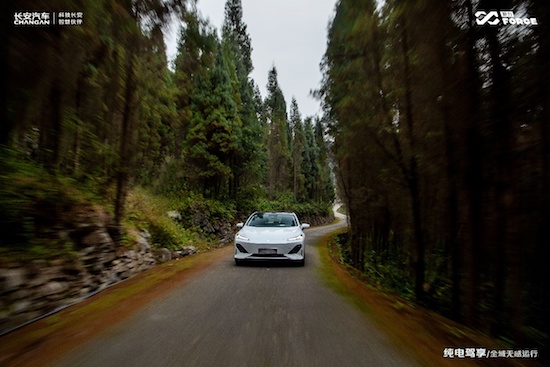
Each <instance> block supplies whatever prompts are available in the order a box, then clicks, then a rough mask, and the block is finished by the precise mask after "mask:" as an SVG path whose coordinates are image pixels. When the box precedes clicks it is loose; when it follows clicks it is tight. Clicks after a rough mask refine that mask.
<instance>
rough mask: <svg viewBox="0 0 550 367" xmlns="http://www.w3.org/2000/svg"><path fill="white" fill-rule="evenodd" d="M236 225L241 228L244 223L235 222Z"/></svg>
mask: <svg viewBox="0 0 550 367" xmlns="http://www.w3.org/2000/svg"><path fill="white" fill-rule="evenodd" d="M236 226H237V227H238V228H243V227H244V223H237V224H236Z"/></svg>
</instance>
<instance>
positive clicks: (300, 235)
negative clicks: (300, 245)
mask: <svg viewBox="0 0 550 367" xmlns="http://www.w3.org/2000/svg"><path fill="white" fill-rule="evenodd" d="M302 238H304V235H303V234H299V235H298V236H296V237H290V238H289V239H287V241H300V240H301V239H302Z"/></svg>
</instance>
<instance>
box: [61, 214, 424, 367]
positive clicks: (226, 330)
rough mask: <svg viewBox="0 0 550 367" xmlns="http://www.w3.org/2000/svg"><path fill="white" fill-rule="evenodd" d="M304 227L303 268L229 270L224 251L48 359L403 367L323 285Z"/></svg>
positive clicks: (152, 366) (120, 364)
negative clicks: (139, 306) (101, 329)
mask: <svg viewBox="0 0 550 367" xmlns="http://www.w3.org/2000/svg"><path fill="white" fill-rule="evenodd" d="M339 225H340V226H341V225H344V223H343V222H340V224H336V225H331V226H325V227H317V228H310V229H309V230H307V231H306V238H307V244H306V251H307V252H306V254H307V255H306V265H305V267H290V266H274V265H267V266H266V265H255V266H243V267H237V266H235V265H234V262H233V259H232V257H231V254H230V252H229V251H228V257H227V258H225V259H224V260H223V261H220V262H218V263H215V264H213V265H212V266H210V267H209V268H208V269H206V270H205V271H203V272H201V273H200V274H198V275H197V276H195V277H194V278H193V279H192V280H191V281H189V282H187V283H185V284H183V285H181V286H180V287H177V288H175V289H173V290H172V291H171V292H169V293H168V294H166V295H165V296H163V297H162V298H161V299H157V300H156V301H153V302H151V303H150V304H148V305H147V306H145V307H144V308H142V309H141V310H138V311H137V312H136V313H135V314H134V315H132V316H131V317H129V318H128V319H126V320H125V321H122V322H120V323H119V324H116V325H114V326H113V327H111V328H110V329H108V330H107V331H106V332H104V333H102V334H101V335H99V336H98V337H96V338H95V339H93V340H91V341H89V342H88V343H87V344H84V345H83V346H81V347H80V348H79V349H77V350H75V351H73V352H71V353H69V354H68V355H66V356H65V357H64V359H62V360H60V361H58V362H57V363H56V364H55V366H67V367H76V366H90V367H97V366H101V367H109V366H112V367H125V366H131V367H140V366H143V367H156V366H170V367H172V366H185V367H188V366H239V367H241V366H251V367H260V366H262V367H263V366H275V367H279V366H285V367H286V366H316V367H318V366H331V367H332V366H338V367H344V366H353V367H355V366H376V367H381V366H410V365H413V362H412V361H409V360H407V359H405V358H404V357H403V356H402V355H401V352H400V351H399V350H397V349H395V347H393V346H392V345H391V344H390V343H389V341H388V338H387V337H386V336H384V334H383V332H381V331H380V330H379V329H377V328H376V327H375V326H374V324H372V323H371V322H369V320H368V319H367V318H366V317H365V316H364V315H363V314H362V313H361V312H359V311H358V310H357V309H355V308H354V307H353V306H351V305H350V304H348V303H347V302H346V301H345V300H344V299H343V298H342V297H341V296H339V295H338V294H336V293H335V292H334V291H332V290H331V289H329V288H327V286H326V285H325V284H324V283H323V281H322V279H321V277H320V275H319V271H318V267H319V266H320V265H319V263H320V260H319V255H318V251H317V250H316V248H315V246H317V244H318V240H319V238H320V237H321V236H322V235H324V234H326V233H328V232H330V231H332V230H334V229H335V228H336V227H337V226H339Z"/></svg>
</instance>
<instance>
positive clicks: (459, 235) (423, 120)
mask: <svg viewBox="0 0 550 367" xmlns="http://www.w3.org/2000/svg"><path fill="white" fill-rule="evenodd" d="M481 9H487V10H488V9H498V10H510V11H508V13H514V12H515V13H516V15H517V16H521V17H527V16H529V17H537V19H538V22H539V23H540V24H550V12H549V8H548V6H547V3H546V2H544V1H539V0H528V1H527V0H526V1H522V0H518V1H511V2H497V1H470V0H453V1H439V0H417V1H400V0H387V1H384V2H383V4H380V2H378V1H361V2H358V1H354V0H340V1H338V2H337V5H336V9H335V13H334V17H333V19H332V20H331V22H330V24H329V27H328V42H327V49H326V53H325V57H324V60H323V66H322V67H323V72H324V80H323V83H322V86H321V88H320V90H319V91H318V95H319V97H320V98H322V100H323V102H324V108H325V114H326V116H327V117H326V119H327V120H328V121H329V132H330V135H331V136H332V139H333V140H332V141H333V144H332V152H333V154H334V155H333V156H334V159H335V165H334V167H335V174H336V177H337V186H338V191H339V197H340V199H341V200H342V201H343V203H344V204H345V206H346V208H347V212H348V216H349V224H350V231H349V233H348V234H347V235H346V236H341V237H340V238H339V243H340V245H339V248H340V255H341V258H342V260H343V261H345V262H346V263H348V264H350V265H351V266H352V267H353V268H355V269H357V271H359V272H360V273H362V274H366V275H368V276H369V277H372V278H373V279H376V281H377V282H380V283H382V284H385V285H388V286H390V287H392V288H393V289H395V290H396V291H399V292H400V294H403V295H405V296H407V297H408V298H410V299H414V300H415V302H417V303H418V304H420V305H423V306H426V307H430V308H432V309H434V310H437V311H438V312H441V313H442V314H444V315H446V316H448V317H450V318H452V319H453V320H455V321H458V322H461V323H464V324H466V325H467V326H469V327H472V328H477V329H480V330H482V331H484V332H486V333H488V334H490V335H492V336H493V337H495V338H501V339H504V340H509V341H512V344H513V345H514V346H516V347H518V346H519V347H521V346H525V345H528V346H531V347H537V348H539V350H540V354H541V355H548V345H549V343H548V340H549V336H550V331H549V325H550V322H548V312H547V311H546V310H547V309H548V308H549V304H550V302H549V294H550V292H549V290H548V284H549V283H548V281H546V279H547V278H548V270H547V268H548V267H547V265H546V259H547V258H548V249H549V246H548V244H549V243H550V240H549V237H550V231H549V230H548V228H549V224H550V210H549V208H550V188H549V185H550V150H549V149H548V147H549V146H550V133H549V132H550V130H549V128H548V126H549V125H548V121H549V115H548V111H549V110H550V99H549V98H550V89H549V83H548V80H549V79H550V74H549V70H550V67H549V60H550V58H549V57H548V55H549V54H550V43H549V40H550V35H549V29H550V28H548V27H547V26H544V27H530V26H522V27H518V26H507V25H505V24H501V25H500V26H488V25H480V24H478V22H476V14H478V11H479V10H481ZM479 13H483V12H479ZM497 22H499V20H497Z"/></svg>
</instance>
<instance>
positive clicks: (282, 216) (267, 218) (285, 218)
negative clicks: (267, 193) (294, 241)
mask: <svg viewBox="0 0 550 367" xmlns="http://www.w3.org/2000/svg"><path fill="white" fill-rule="evenodd" d="M246 225H247V226H251V227H295V226H297V225H298V223H297V221H296V218H295V217H294V215H292V214H286V213H255V214H254V215H252V217H250V219H249V220H248V222H247V223H246Z"/></svg>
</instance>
